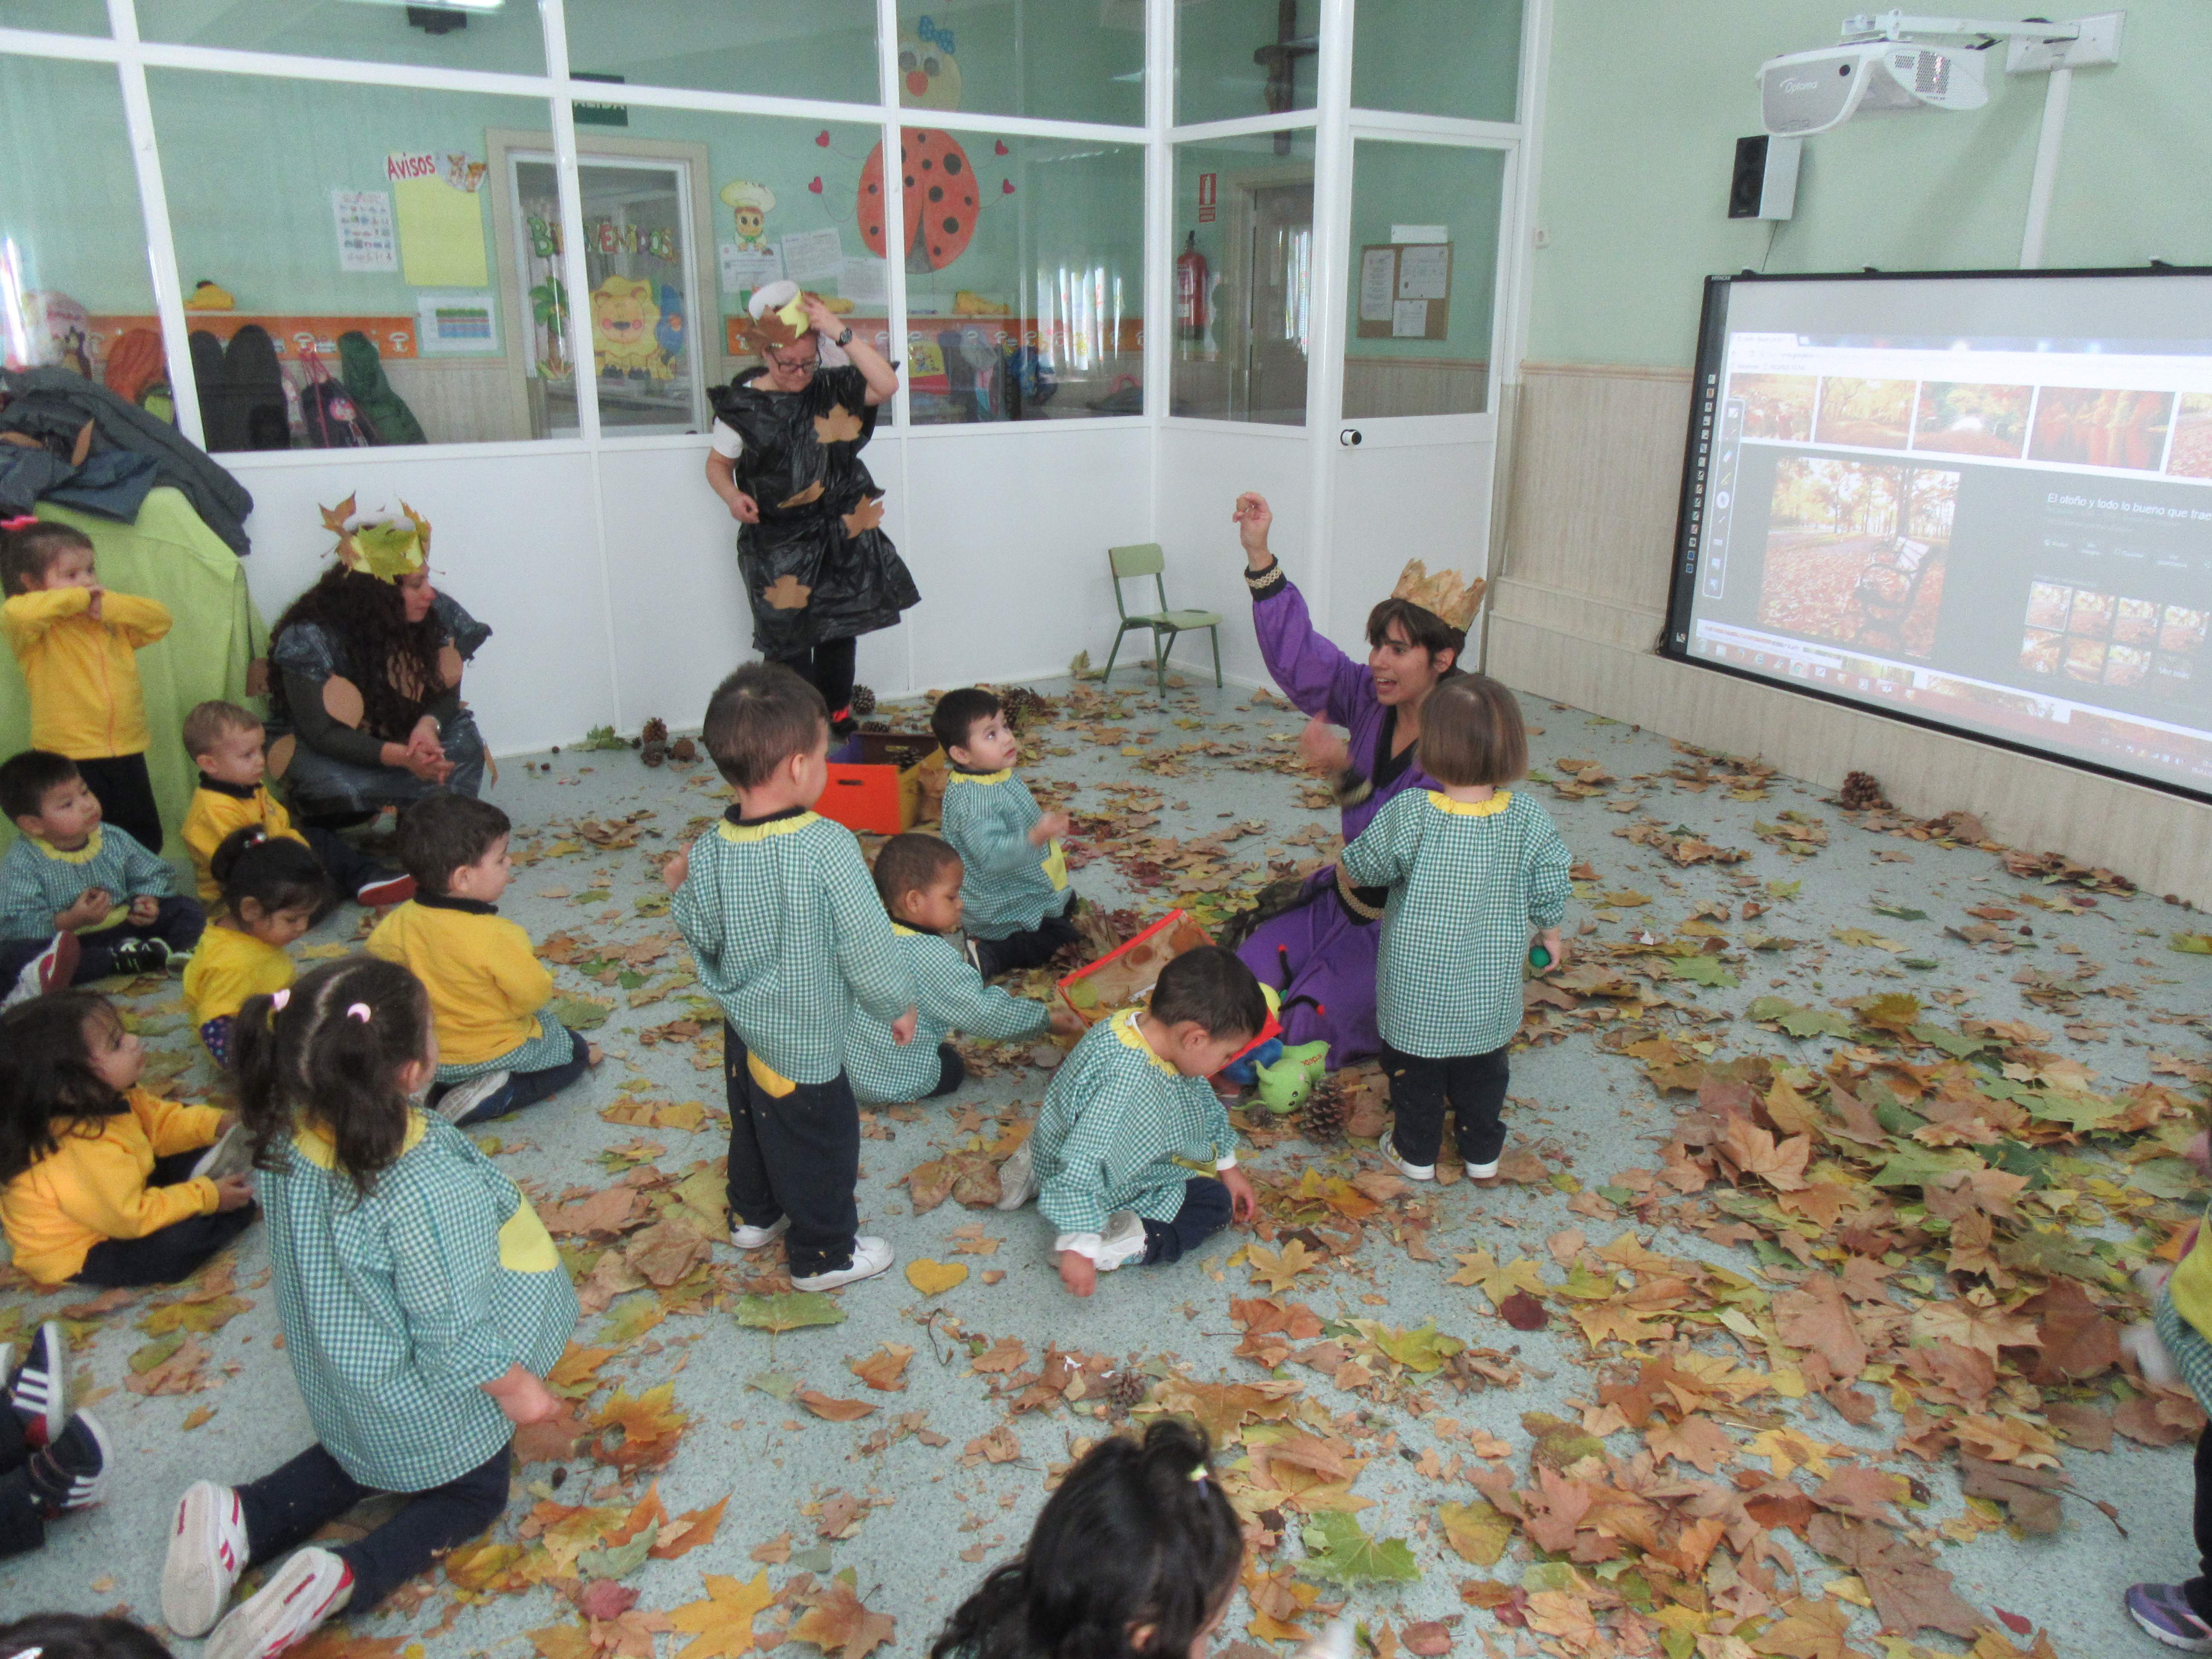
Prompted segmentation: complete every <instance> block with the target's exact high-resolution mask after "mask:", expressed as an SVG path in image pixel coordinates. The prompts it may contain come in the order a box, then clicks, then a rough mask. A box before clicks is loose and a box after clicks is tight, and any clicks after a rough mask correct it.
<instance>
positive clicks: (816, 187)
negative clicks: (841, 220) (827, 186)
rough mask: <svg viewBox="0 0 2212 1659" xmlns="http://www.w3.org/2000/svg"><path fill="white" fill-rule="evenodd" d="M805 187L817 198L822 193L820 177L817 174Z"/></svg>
mask: <svg viewBox="0 0 2212 1659" xmlns="http://www.w3.org/2000/svg"><path fill="white" fill-rule="evenodd" d="M806 187H807V189H809V190H811V191H813V192H814V193H815V194H816V195H817V196H819V195H820V194H821V193H822V175H821V174H820V173H816V174H815V175H814V177H813V179H812V180H811V182H810V183H809V184H808V185H807V186H806Z"/></svg>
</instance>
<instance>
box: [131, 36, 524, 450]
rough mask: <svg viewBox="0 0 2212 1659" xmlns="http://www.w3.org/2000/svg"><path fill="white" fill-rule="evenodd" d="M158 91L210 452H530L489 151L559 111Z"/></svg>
mask: <svg viewBox="0 0 2212 1659" xmlns="http://www.w3.org/2000/svg"><path fill="white" fill-rule="evenodd" d="M147 82H148V87H149V92H150V94H151V97H152V103H153V111H154V123H155V130H156V131H158V133H159V134H160V137H161V167H162V174H163V178H164V180H165V182H166V184H167V193H168V199H169V216H170V222H171V225H172V228H173V234H174V236H175V239H176V249H177V264H178V266H179V274H180V276H181V277H182V280H183V283H184V288H185V310H186V313H187V317H188V321H189V324H190V329H191V338H190V341H189V346H190V349H191V359H192V368H193V373H194V376H195V378H196V379H197V381H198V383H199V398H200V412H201V416H202V419H203V420H204V422H205V429H206V433H207V447H208V448H209V449H210V450H211V451H216V452H221V451H226V450H242V449H284V448H290V447H307V448H322V447H338V446H344V445H350V444H360V443H406V442H416V443H419V442H422V441H429V442H432V443H458V442H467V441H474V440H487V439H511V438H526V437H528V436H530V435H532V424H531V420H530V414H529V409H528V405H527V404H526V399H525V397H524V392H525V370H526V361H525V356H524V353H525V345H526V333H525V331H524V329H523V326H522V322H523V319H520V317H518V316H517V314H516V310H515V307H514V306H513V304H511V303H510V302H509V301H507V298H506V297H505V296H504V295H502V294H501V291H500V290H501V283H499V281H498V279H497V276H495V270H496V263H495V252H494V247H493V227H492V222H491V214H490V211H489V207H490V203H491V201H492V199H493V192H492V191H489V190H488V189H487V188H486V185H487V182H488V179H489V172H490V169H489V161H488V159H487V138H488V135H489V133H490V132H492V131H495V130H498V129H514V128H527V129H529V130H532V131H541V132H542V131H548V130H549V129H550V122H549V118H548V113H547V111H546V107H545V105H544V102H543V101H542V100H531V99H525V98H501V97H495V96H491V95H489V94H471V93H449V92H428V91H412V90H406V89H402V88H389V87H367V86H347V85H340V84H334V83H331V82H303V81H283V80H274V79H269V78H265V77H263V76H243V75H209V74H200V73H197V72H193V71H188V70H149V71H148V75H147Z"/></svg>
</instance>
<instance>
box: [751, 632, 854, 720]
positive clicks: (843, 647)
mask: <svg viewBox="0 0 2212 1659" xmlns="http://www.w3.org/2000/svg"><path fill="white" fill-rule="evenodd" d="M859 652H860V641H858V640H854V639H850V638H847V639H842V640H824V641H822V642H821V643H820V644H819V645H817V646H815V647H813V648H812V649H811V650H806V651H794V652H793V653H791V654H790V655H788V656H783V657H770V658H769V661H770V662H780V663H781V664H782V665H784V666H785V667H786V668H789V669H793V670H794V671H797V673H798V675H799V678H801V679H803V680H805V682H806V683H807V684H810V685H811V686H812V687H813V688H814V689H815V690H817V691H819V692H820V693H821V694H822V701H823V702H826V703H828V704H829V732H830V735H831V736H833V737H839V738H846V737H850V736H851V735H852V734H853V733H854V732H855V731H857V730H859V728H860V722H859V721H858V720H854V718H853V675H854V662H855V660H856V659H857V658H858V655H859Z"/></svg>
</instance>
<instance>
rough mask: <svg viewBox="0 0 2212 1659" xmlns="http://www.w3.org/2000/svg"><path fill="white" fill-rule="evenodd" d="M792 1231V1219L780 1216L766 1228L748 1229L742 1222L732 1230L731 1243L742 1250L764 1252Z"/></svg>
mask: <svg viewBox="0 0 2212 1659" xmlns="http://www.w3.org/2000/svg"><path fill="white" fill-rule="evenodd" d="M788 1231H791V1218H790V1217H789V1216H787V1215H785V1216H778V1217H777V1218H775V1220H774V1221H772V1222H770V1223H769V1225H767V1226H765V1227H748V1226H746V1225H744V1223H743V1222H742V1221H741V1222H739V1223H738V1225H736V1226H734V1227H732V1228H731V1229H730V1243H732V1244H733V1245H735V1246H736V1247H737V1248H738V1249H741V1250H764V1249H767V1248H768V1247H769V1245H771V1244H773V1243H775V1241H776V1240H777V1239H779V1238H781V1237H783V1236H784V1234H786V1233H787V1232H788Z"/></svg>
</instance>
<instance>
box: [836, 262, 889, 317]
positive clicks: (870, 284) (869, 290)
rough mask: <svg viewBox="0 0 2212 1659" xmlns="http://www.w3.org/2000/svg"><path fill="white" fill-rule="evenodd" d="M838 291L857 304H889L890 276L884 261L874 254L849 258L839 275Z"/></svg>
mask: <svg viewBox="0 0 2212 1659" xmlns="http://www.w3.org/2000/svg"><path fill="white" fill-rule="evenodd" d="M837 292H838V293H839V295H842V297H844V298H845V299H848V300H850V301H852V302H853V303H854V305H856V306H881V305H889V304H890V298H891V287H890V275H889V274H888V272H887V270H885V267H884V262H883V261H882V260H881V259H878V258H876V257H875V256H874V255H873V254H865V255H862V256H861V257H860V258H848V259H847V260H846V261H845V268H844V270H842V272H840V273H839V275H838V277H837Z"/></svg>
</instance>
